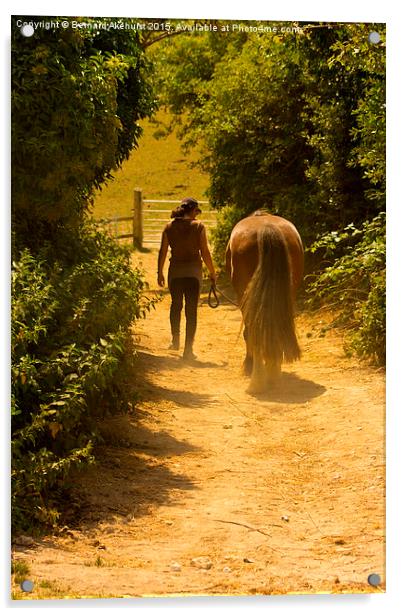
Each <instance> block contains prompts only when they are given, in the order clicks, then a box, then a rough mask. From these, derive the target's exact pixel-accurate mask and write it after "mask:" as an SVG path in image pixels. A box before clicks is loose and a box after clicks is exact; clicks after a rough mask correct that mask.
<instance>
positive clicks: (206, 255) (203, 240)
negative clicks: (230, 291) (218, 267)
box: [200, 226, 216, 282]
mask: <svg viewBox="0 0 402 616" xmlns="http://www.w3.org/2000/svg"><path fill="white" fill-rule="evenodd" d="M200 250H201V256H202V258H203V261H204V263H205V265H206V266H207V268H208V271H209V277H210V278H211V280H212V281H213V282H216V273H215V268H214V263H213V261H212V257H211V252H210V250H209V246H208V240H207V232H206V230H205V227H204V226H203V228H202V230H201V236H200Z"/></svg>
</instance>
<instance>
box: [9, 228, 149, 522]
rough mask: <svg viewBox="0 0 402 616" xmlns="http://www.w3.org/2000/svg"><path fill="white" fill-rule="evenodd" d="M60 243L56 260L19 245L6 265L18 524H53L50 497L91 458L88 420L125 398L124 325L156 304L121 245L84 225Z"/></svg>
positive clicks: (47, 250) (92, 434)
mask: <svg viewBox="0 0 402 616" xmlns="http://www.w3.org/2000/svg"><path fill="white" fill-rule="evenodd" d="M67 239H69V240H70V241H69V242H67ZM65 241H66V243H65V246H64V251H65V252H64V255H63V257H64V263H63V264H62V263H61V262H60V261H59V260H55V258H54V257H55V254H54V244H49V245H46V246H44V247H43V249H42V251H41V254H40V255H39V256H33V255H32V253H31V252H30V251H29V250H28V249H25V250H24V251H22V253H21V254H20V256H19V258H18V260H17V261H15V262H14V264H13V273H12V296H13V301H12V456H13V463H12V486H13V487H12V500H13V523H14V525H15V526H16V527H18V526H20V527H24V526H26V525H27V523H34V522H38V521H40V522H42V523H43V522H45V523H49V522H52V521H54V520H55V518H57V510H56V509H54V508H53V504H52V503H53V500H54V498H53V497H54V496H57V491H58V489H59V488H61V487H62V485H63V481H64V480H65V479H66V478H67V476H68V474H69V471H70V469H72V468H73V467H76V466H77V465H78V464H82V463H83V462H85V463H90V462H92V461H93V459H94V458H93V453H92V449H93V445H94V443H95V442H96V440H97V438H98V435H97V433H96V429H95V428H94V421H93V419H94V417H95V416H100V415H102V414H104V413H105V412H108V411H109V410H114V411H116V410H120V409H121V406H122V405H123V404H124V402H125V397H124V392H123V390H122V383H121V380H120V379H119V374H120V372H121V370H122V364H123V363H124V357H125V353H126V343H127V340H128V338H129V334H130V325H131V323H132V321H133V320H134V319H137V318H139V317H140V316H143V315H144V312H145V311H146V310H149V309H150V308H151V306H152V304H153V301H154V300H149V299H147V298H146V297H144V299H141V298H142V297H143V296H142V293H143V292H144V290H145V283H144V281H143V278H142V275H141V273H140V272H139V271H138V270H133V269H131V266H130V260H129V251H128V250H127V249H124V248H122V247H120V246H118V245H117V244H116V243H115V242H114V241H113V240H111V239H110V238H108V237H107V236H106V235H104V234H103V233H100V232H99V231H97V230H96V229H94V228H93V227H90V226H85V227H83V228H82V229H81V231H80V233H79V234H78V235H77V237H76V238H75V239H72V238H71V236H70V235H68V236H66V238H65ZM60 246H61V247H63V238H62V237H61V238H60ZM60 246H59V248H60ZM62 252H63V251H62ZM51 492H52V498H51V497H50V493H51Z"/></svg>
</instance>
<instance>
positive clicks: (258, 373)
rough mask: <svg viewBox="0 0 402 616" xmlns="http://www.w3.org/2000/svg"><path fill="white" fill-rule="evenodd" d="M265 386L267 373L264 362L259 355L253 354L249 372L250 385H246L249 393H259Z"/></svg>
mask: <svg viewBox="0 0 402 616" xmlns="http://www.w3.org/2000/svg"><path fill="white" fill-rule="evenodd" d="M266 388H267V375H266V370H265V364H264V362H263V359H262V357H261V356H260V355H256V354H255V353H254V354H253V369H252V372H251V379H250V385H249V386H248V387H247V390H246V391H247V393H249V394H261V393H263V392H264V391H265V390H266Z"/></svg>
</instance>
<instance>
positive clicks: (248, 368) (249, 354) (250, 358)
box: [243, 326, 253, 376]
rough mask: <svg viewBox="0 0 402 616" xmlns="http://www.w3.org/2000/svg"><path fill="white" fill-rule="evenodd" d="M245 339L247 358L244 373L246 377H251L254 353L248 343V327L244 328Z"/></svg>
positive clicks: (244, 363)
mask: <svg viewBox="0 0 402 616" xmlns="http://www.w3.org/2000/svg"><path fill="white" fill-rule="evenodd" d="M243 338H244V341H245V343H246V357H245V358H244V362H243V372H244V374H245V375H246V376H250V374H251V373H252V371H253V353H252V351H251V349H250V346H249V343H248V341H247V338H248V336H247V327H246V326H245V327H244V330H243Z"/></svg>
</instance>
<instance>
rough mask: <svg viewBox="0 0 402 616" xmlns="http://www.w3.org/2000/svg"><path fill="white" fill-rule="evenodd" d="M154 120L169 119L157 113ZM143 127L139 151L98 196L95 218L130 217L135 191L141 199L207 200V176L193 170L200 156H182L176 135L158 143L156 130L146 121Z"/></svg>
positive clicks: (134, 153)
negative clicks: (190, 198)
mask: <svg viewBox="0 0 402 616" xmlns="http://www.w3.org/2000/svg"><path fill="white" fill-rule="evenodd" d="M156 119H158V120H161V121H166V120H167V119H168V116H167V115H166V114H165V113H164V112H159V114H158V115H157V116H156ZM142 127H143V130H144V132H143V135H142V137H141V139H140V143H139V147H138V149H137V150H133V152H132V154H131V156H130V158H129V160H127V161H125V162H124V163H123V166H122V167H121V169H119V170H118V171H116V173H115V174H114V180H113V181H111V182H109V183H108V184H107V185H106V186H105V187H104V188H103V189H102V190H101V191H99V192H98V193H97V195H96V198H95V204H94V210H93V216H94V218H96V219H99V218H112V217H114V216H130V214H131V209H132V207H133V192H134V189H135V188H140V189H141V190H142V191H143V198H144V199H182V198H183V197H187V196H192V197H195V198H196V199H201V200H204V199H206V190H207V188H208V176H207V175H206V174H205V173H202V172H201V171H200V169H199V168H198V167H194V163H195V161H196V160H197V158H198V156H199V152H198V151H197V150H193V151H192V152H190V153H189V154H184V153H183V151H182V149H181V144H180V142H179V140H178V139H177V136H176V134H175V133H173V134H170V135H168V136H167V137H163V138H161V139H157V138H156V137H155V133H156V132H157V130H158V126H157V125H155V123H152V122H150V121H149V120H147V121H144V122H142ZM170 209H171V208H170Z"/></svg>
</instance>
